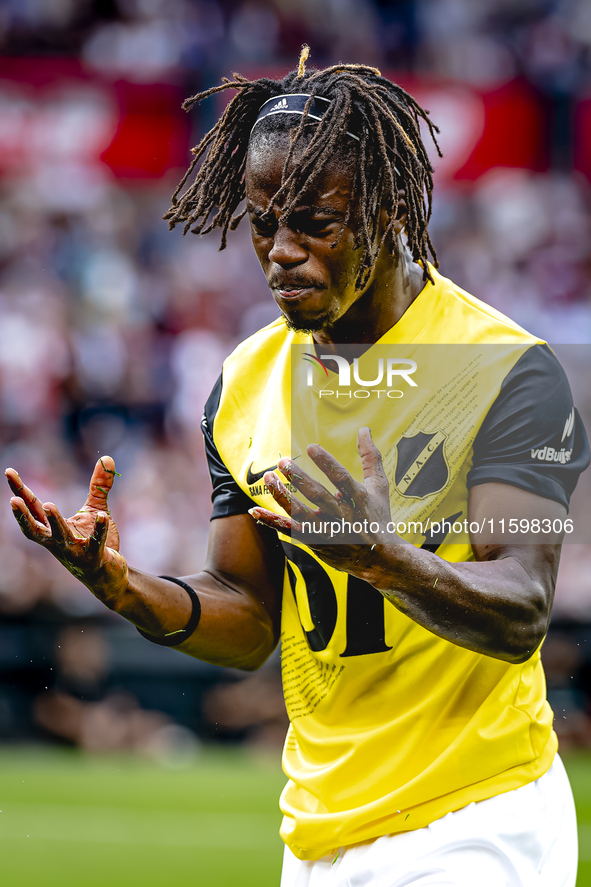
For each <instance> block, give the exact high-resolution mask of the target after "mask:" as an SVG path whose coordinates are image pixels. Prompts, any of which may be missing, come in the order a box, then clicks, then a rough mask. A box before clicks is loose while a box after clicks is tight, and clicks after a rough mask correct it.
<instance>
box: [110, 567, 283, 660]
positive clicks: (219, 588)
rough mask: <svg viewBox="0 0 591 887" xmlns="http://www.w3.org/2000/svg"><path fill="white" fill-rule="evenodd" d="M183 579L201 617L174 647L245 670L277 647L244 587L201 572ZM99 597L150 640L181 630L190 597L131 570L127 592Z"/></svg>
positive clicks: (266, 618) (188, 614) (264, 616)
mask: <svg viewBox="0 0 591 887" xmlns="http://www.w3.org/2000/svg"><path fill="white" fill-rule="evenodd" d="M183 581H184V582H186V583H187V584H189V585H190V586H191V587H192V588H194V589H195V591H196V592H197V595H198V597H199V603H200V605H201V617H200V620H199V624H198V626H197V628H196V630H195V631H194V632H193V634H192V635H191V637H190V638H188V639H187V640H186V641H184V642H183V643H181V644H179V645H178V646H176V647H175V649H177V650H180V651H182V652H183V653H187V654H188V655H190V656H195V657H196V658H198V659H202V660H204V661H205V662H210V663H212V664H214V665H224V666H228V667H232V668H241V669H244V670H247V671H251V670H254V669H256V668H259V667H260V666H261V665H262V664H263V662H264V661H265V660H266V659H267V658H268V657H269V655H270V654H271V652H272V651H273V650H274V648H275V646H276V645H277V637H276V631H275V630H274V626H273V624H272V621H271V619H270V617H269V616H268V614H267V613H266V612H265V610H264V608H263V607H261V606H260V604H258V603H257V601H256V600H255V599H254V598H253V597H251V596H250V595H249V594H248V590H247V589H241V588H239V587H238V586H237V585H233V584H232V583H231V582H229V581H227V580H225V579H224V578H222V577H220V576H215V575H213V574H212V573H209V572H206V571H203V572H201V573H198V574H197V575H195V576H188V577H184V578H183ZM93 591H94V589H93ZM95 593H96V591H95ZM102 599H103V601H104V603H105V604H106V605H107V606H108V607H109V608H110V609H112V610H114V611H115V612H117V613H118V614H119V615H121V616H123V617H124V618H125V619H127V620H129V621H130V622H132V623H133V624H134V625H136V626H137V627H138V628H141V629H142V631H145V632H146V633H147V634H151V635H154V637H164V636H165V635H169V634H170V633H171V632H175V631H179V630H180V629H183V628H185V626H186V625H187V623H188V622H189V619H190V617H191V610H192V603H191V598H190V597H189V595H188V593H187V592H186V591H185V590H184V589H183V588H182V587H180V586H178V585H176V584H174V583H172V582H169V581H167V580H166V579H160V578H159V577H157V576H151V575H149V574H147V573H142V572H140V571H139V570H135V569H133V568H132V567H130V568H129V579H128V584H127V588H126V589H125V590H124V591H123V592H120V593H118V594H117V596H116V597H115V598H113V599H110V600H109V599H105V598H104V596H103V597H102Z"/></svg>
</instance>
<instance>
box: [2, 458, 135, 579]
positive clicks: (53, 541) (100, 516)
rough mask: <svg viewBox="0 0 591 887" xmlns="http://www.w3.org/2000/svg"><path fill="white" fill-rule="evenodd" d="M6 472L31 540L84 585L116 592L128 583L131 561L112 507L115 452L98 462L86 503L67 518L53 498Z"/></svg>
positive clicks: (15, 506) (17, 511)
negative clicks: (38, 493)
mask: <svg viewBox="0 0 591 887" xmlns="http://www.w3.org/2000/svg"><path fill="white" fill-rule="evenodd" d="M5 474H6V479H7V481H8V485H9V486H10V489H11V491H12V493H13V494H14V495H13V496H12V498H11V500H10V505H11V508H12V510H13V513H14V516H15V518H16V520H17V521H18V524H19V526H20V528H21V530H22V532H23V533H24V535H25V536H26V537H27V539H31V541H33V542H37V543H38V544H39V545H41V546H42V547H43V548H47V549H48V551H50V552H51V553H52V554H53V555H54V557H56V558H57V559H58V560H59V561H60V562H61V563H62V564H63V565H64V566H65V567H66V568H67V569H68V570H69V571H70V573H72V574H73V575H74V576H76V578H78V579H80V580H81V581H82V582H84V584H85V585H86V584H88V583H89V582H92V583H93V584H96V583H97V580H98V581H99V582H100V581H101V580H102V581H104V582H105V583H106V584H108V585H109V586H111V587H112V590H113V591H115V590H116V589H115V586H121V587H122V588H124V587H125V585H126V584H127V564H126V562H125V559H124V558H123V556H122V555H121V554H119V532H118V530H117V527H116V525H115V522H114V521H113V520H112V519H111V517H110V515H109V512H108V507H107V498H108V495H109V491H110V490H111V487H112V486H113V481H114V479H115V475H116V472H115V463H114V461H113V459H112V458H111V457H110V456H102V457H101V458H100V459H99V460H98V462H97V463H96V465H95V468H94V471H93V473H92V477H91V480H90V486H89V490H88V496H87V497H86V502H85V503H84V505H83V506H82V508H80V510H79V511H77V512H76V514H74V515H72V517H69V518H64V517H62V515H61V514H60V512H59V510H58V509H57V507H56V506H55V505H54V504H53V502H45V503H41V502H40V500H39V499H38V497H37V496H36V495H35V493H34V492H33V491H32V490H31V489H29V487H27V486H26V485H25V484H24V483H23V482H22V480H21V478H20V476H19V474H18V472H16V471H15V470H14V469H13V468H7V469H6V472H5ZM101 584H102V582H101Z"/></svg>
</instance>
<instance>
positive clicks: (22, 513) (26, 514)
mask: <svg viewBox="0 0 591 887" xmlns="http://www.w3.org/2000/svg"><path fill="white" fill-rule="evenodd" d="M10 507H11V508H12V513H13V514H14V516H15V518H16V521H17V523H18V525H19V527H20V528H21V530H22V532H23V534H24V535H25V536H26V537H27V539H31V541H33V542H39V543H40V544H43V543H45V542H47V541H48V539H51V531H50V529H49V527H48V526H47V525H46V524H47V521H46V522H45V523H41V522H40V521H37V520H35V518H34V517H33V515H32V514H31V512H30V511H29V509H28V508H27V505H26V503H25V501H24V499H23V498H22V497H21V496H13V497H12V499H11V500H10Z"/></svg>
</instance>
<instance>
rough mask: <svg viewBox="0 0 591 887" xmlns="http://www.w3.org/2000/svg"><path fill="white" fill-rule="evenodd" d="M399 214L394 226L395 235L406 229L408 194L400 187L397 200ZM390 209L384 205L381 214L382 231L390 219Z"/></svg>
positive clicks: (393, 232)
mask: <svg viewBox="0 0 591 887" xmlns="http://www.w3.org/2000/svg"><path fill="white" fill-rule="evenodd" d="M397 209H398V212H397V216H396V220H395V222H394V225H393V228H392V234H393V236H394V237H397V236H398V235H399V234H401V233H402V231H404V229H405V227H406V194H405V192H404V188H400V189H399V191H398V201H397ZM390 217H391V215H390V210H389V208H387V207H385V206H384V207H382V211H381V214H380V225H381V226H382V231H383V230H384V229H385V228H386V226H387V225H388V222H389V221H390Z"/></svg>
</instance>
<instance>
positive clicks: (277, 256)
mask: <svg viewBox="0 0 591 887" xmlns="http://www.w3.org/2000/svg"><path fill="white" fill-rule="evenodd" d="M307 258H308V252H307V250H306V249H305V248H304V247H303V245H302V244H301V242H300V240H299V237H298V235H297V233H296V232H295V231H292V230H290V229H289V228H288V227H287V226H282V227H280V228H278V229H277V231H276V232H275V236H274V237H273V246H272V247H271V249H270V251H269V261H270V262H274V263H275V264H276V265H281V266H282V267H283V268H286V267H291V266H293V265H300V264H301V263H302V262H305V261H306V260H307Z"/></svg>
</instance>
